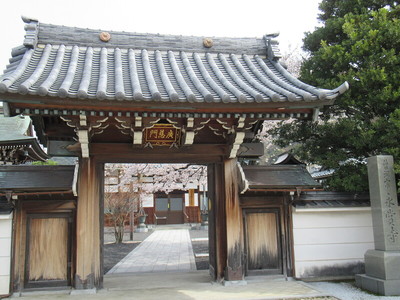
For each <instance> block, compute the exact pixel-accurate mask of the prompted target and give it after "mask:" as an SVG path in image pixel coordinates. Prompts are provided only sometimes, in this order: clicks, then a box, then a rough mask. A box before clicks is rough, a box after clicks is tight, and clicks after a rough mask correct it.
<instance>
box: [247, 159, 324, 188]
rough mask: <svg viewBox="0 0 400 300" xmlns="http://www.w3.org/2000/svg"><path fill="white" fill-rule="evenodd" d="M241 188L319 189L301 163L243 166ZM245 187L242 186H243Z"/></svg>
mask: <svg viewBox="0 0 400 300" xmlns="http://www.w3.org/2000/svg"><path fill="white" fill-rule="evenodd" d="M242 170H243V173H241V176H242V180H241V182H245V184H243V183H241V185H242V186H241V189H242V190H245V189H247V188H248V189H249V190H250V191H251V190H297V189H320V188H321V185H320V184H319V183H318V182H316V181H315V180H313V179H312V178H311V175H310V173H309V172H308V171H307V170H306V168H305V167H304V166H303V165H273V166H243V167H242ZM245 186H246V187H247V188H244V187H245Z"/></svg>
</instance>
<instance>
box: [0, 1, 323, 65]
mask: <svg viewBox="0 0 400 300" xmlns="http://www.w3.org/2000/svg"><path fill="white" fill-rule="evenodd" d="M320 1H321V0H279V1H276V0H275V1H272V0H257V1H255V0H244V1H243V0H242V1H232V0H229V1H226V0H200V1H189V0H160V1H158V0H140V1H137V0H126V1H124V0H106V1H104V0H67V1H60V0H1V7H0V28H2V32H3V33H2V35H1V40H0V72H1V73H2V70H3V69H4V68H5V66H6V64H7V63H8V59H9V58H10V56H11V54H10V53H11V49H12V48H13V47H16V46H18V45H21V44H22V42H23V38H24V34H25V31H24V23H23V22H22V20H21V15H24V16H28V17H32V18H36V19H38V20H39V22H42V23H47V24H56V25H66V26H74V27H83V28H91V29H102V30H110V31H111V30H114V31H128V32H139V33H161V34H180V35H195V36H210V37H212V36H219V37H224V36H226V37H262V36H263V35H265V34H266V33H273V32H280V37H279V38H278V40H279V42H280V46H281V49H282V52H283V53H284V52H287V51H288V50H287V49H289V47H290V48H291V49H294V48H296V47H300V46H301V43H302V42H301V41H302V39H303V37H304V32H306V31H313V30H314V28H315V27H316V26H318V22H317V15H318V3H319V2H320Z"/></svg>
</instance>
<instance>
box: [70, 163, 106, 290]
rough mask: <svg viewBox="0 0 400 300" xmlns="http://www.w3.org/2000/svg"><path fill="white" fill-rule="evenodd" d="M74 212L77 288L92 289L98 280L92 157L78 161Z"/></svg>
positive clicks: (96, 192) (97, 193)
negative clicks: (76, 198) (76, 197)
mask: <svg viewBox="0 0 400 300" xmlns="http://www.w3.org/2000/svg"><path fill="white" fill-rule="evenodd" d="M79 171H80V173H79V192H78V195H79V197H78V209H77V245H76V246H77V251H76V276H75V286H76V288H81V289H82V288H94V287H95V286H96V285H98V284H99V282H100V281H101V278H100V277H101V274H100V269H101V263H100V215H99V213H100V211H99V208H100V204H99V202H100V182H99V181H100V180H99V176H98V174H97V172H96V163H95V161H94V159H93V158H83V159H81V161H80V170H79Z"/></svg>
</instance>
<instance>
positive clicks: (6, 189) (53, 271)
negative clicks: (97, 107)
mask: <svg viewBox="0 0 400 300" xmlns="http://www.w3.org/2000/svg"><path fill="white" fill-rule="evenodd" d="M74 170H75V167H74V166H22V165H21V166H0V195H5V197H7V198H8V202H9V203H10V204H12V206H11V208H12V209H13V210H14V220H13V227H14V228H13V241H14V245H13V247H12V248H13V253H12V258H13V259H12V273H11V274H13V278H12V283H13V291H15V292H17V291H20V290H21V289H23V288H37V287H41V288H42V287H53V286H60V287H62V286H68V285H71V282H72V274H73V273H74V269H73V268H74V265H75V256H74V253H73V245H74V243H75V235H74V230H75V215H76V196H74V195H73V179H74Z"/></svg>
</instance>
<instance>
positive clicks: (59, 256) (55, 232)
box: [29, 218, 68, 280]
mask: <svg viewBox="0 0 400 300" xmlns="http://www.w3.org/2000/svg"><path fill="white" fill-rule="evenodd" d="M29 241H30V243H29V280H67V263H68V220H67V219H66V218H46V219H42V218H40V219H39V218H37V219H36V218H35V219H32V220H31V222H30V238H29Z"/></svg>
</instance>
